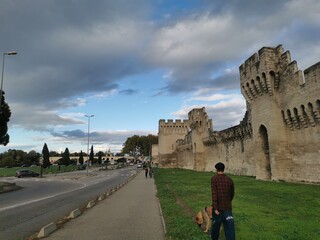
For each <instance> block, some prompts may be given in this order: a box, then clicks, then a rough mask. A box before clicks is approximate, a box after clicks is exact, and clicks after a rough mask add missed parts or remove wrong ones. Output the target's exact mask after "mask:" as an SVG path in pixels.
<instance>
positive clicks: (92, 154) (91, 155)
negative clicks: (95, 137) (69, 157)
mask: <svg viewBox="0 0 320 240" xmlns="http://www.w3.org/2000/svg"><path fill="white" fill-rule="evenodd" d="M89 161H90V162H91V163H94V152H93V145H91V150H90V154H89Z"/></svg>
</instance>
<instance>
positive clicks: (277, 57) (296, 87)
mask: <svg viewBox="0 0 320 240" xmlns="http://www.w3.org/2000/svg"><path fill="white" fill-rule="evenodd" d="M239 71H240V85H241V92H242V94H243V96H244V97H245V99H246V100H247V101H248V102H249V103H251V102H252V101H254V100H255V99H258V98H260V97H261V96H266V95H267V96H273V95H277V96H278V98H282V97H286V98H288V97H290V95H291V94H292V92H294V93H296V92H299V91H300V90H301V89H302V88H303V89H304V91H305V92H310V90H311V89H313V88H317V89H319V81H318V82H317V79H319V76H320V62H319V63H317V64H315V65H313V66H311V67H310V68H308V69H306V70H305V71H304V72H302V71H301V70H299V69H298V64H297V62H296V61H291V54H290V52H289V51H286V52H284V50H283V48H282V45H279V46H277V47H276V48H271V47H263V48H261V49H260V50H259V51H258V53H255V54H253V55H252V56H251V57H250V58H248V59H247V60H246V61H245V62H244V63H243V64H242V65H241V66H240V67H239ZM309 95H310V94H309Z"/></svg>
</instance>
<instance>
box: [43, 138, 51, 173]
mask: <svg viewBox="0 0 320 240" xmlns="http://www.w3.org/2000/svg"><path fill="white" fill-rule="evenodd" d="M42 156H43V164H42V167H43V168H47V167H49V166H50V165H51V163H50V153H49V149H48V146H47V144H46V143H45V144H44V146H43V148H42Z"/></svg>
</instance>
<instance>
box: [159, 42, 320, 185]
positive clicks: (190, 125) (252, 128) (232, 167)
mask: <svg viewBox="0 0 320 240" xmlns="http://www.w3.org/2000/svg"><path fill="white" fill-rule="evenodd" d="M239 71H240V85H241V92H242V94H243V96H244V98H245V99H246V105H247V109H246V110H247V111H246V114H245V116H244V118H243V120H242V121H241V122H240V123H239V124H238V125H236V126H233V127H230V128H227V129H224V130H221V131H213V130H212V122H211V121H212V120H211V119H209V118H208V116H207V113H206V112H205V108H195V109H193V110H191V111H190V112H189V113H188V120H184V121H183V122H181V121H179V120H176V121H175V122H174V121H173V120H167V122H166V121H165V120H160V121H159V129H160V130H159V159H160V160H159V161H160V163H161V164H162V166H166V167H182V168H186V169H194V170H199V171H203V170H206V171H212V170H214V167H213V166H214V163H216V162H219V161H221V162H224V163H225V164H226V167H227V169H228V171H229V173H233V174H241V175H248V176H255V177H256V178H257V179H264V180H285V181H304V182H316V183H319V182H320V177H319V170H320V161H319V151H320V148H319V141H320V139H319V136H320V95H319V93H320V62H318V63H316V64H314V65H313V66H311V67H309V68H307V69H306V70H304V71H301V70H299V68H298V64H297V62H296V61H292V60H291V54H290V52H289V51H284V50H283V48H282V46H281V45H279V46H277V47H275V48H272V47H263V48H261V49H260V50H259V51H258V52H257V53H255V54H253V55H252V56H251V57H250V58H248V59H247V60H246V61H245V62H244V63H243V64H242V65H241V66H240V67H239Z"/></svg>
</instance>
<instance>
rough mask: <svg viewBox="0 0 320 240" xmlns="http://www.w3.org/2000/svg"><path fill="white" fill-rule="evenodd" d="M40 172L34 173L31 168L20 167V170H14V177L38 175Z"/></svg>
mask: <svg viewBox="0 0 320 240" xmlns="http://www.w3.org/2000/svg"><path fill="white" fill-rule="evenodd" d="M39 176H40V174H39V173H36V172H34V171H32V170H29V169H22V170H18V171H16V177H17V178H21V177H39Z"/></svg>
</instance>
